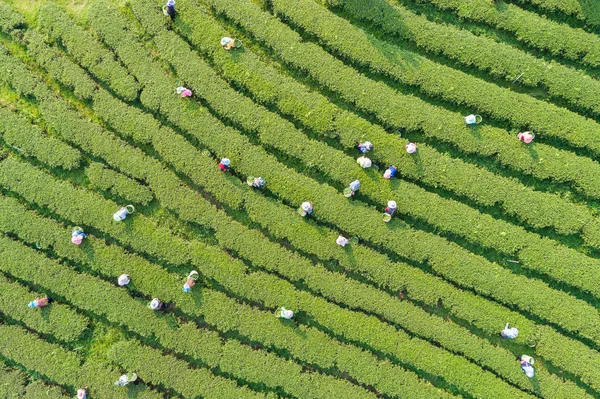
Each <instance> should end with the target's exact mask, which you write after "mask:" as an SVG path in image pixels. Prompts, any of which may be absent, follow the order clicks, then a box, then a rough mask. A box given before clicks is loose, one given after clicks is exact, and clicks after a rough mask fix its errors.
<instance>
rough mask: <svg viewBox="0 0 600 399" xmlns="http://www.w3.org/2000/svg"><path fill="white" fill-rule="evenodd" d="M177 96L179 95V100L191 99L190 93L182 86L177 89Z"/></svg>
mask: <svg viewBox="0 0 600 399" xmlns="http://www.w3.org/2000/svg"><path fill="white" fill-rule="evenodd" d="M177 94H179V95H181V98H185V97H191V96H192V91H191V90H190V89H188V88H186V87H183V86H179V87H178V88H177Z"/></svg>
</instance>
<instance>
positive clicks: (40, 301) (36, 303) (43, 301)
mask: <svg viewBox="0 0 600 399" xmlns="http://www.w3.org/2000/svg"><path fill="white" fill-rule="evenodd" d="M50 302H52V299H50V298H48V296H45V297H43V298H40V297H39V296H38V297H37V298H35V299H34V300H33V301H31V302H29V304H27V306H28V307H29V308H31V309H34V308H35V309H37V308H43V307H44V306H47V305H48V304H49V303H50Z"/></svg>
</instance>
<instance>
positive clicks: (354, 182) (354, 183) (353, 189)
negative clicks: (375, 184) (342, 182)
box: [348, 180, 360, 195]
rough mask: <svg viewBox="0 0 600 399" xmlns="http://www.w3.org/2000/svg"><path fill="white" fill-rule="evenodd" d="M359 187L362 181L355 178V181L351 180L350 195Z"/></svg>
mask: <svg viewBox="0 0 600 399" xmlns="http://www.w3.org/2000/svg"><path fill="white" fill-rule="evenodd" d="M359 188H360V181H358V180H354V181H353V182H351V183H350V185H349V186H348V189H349V190H350V195H354V193H355V192H356V191H357V190H358V189H359Z"/></svg>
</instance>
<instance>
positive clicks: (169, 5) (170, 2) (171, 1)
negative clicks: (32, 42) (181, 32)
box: [165, 0, 175, 20]
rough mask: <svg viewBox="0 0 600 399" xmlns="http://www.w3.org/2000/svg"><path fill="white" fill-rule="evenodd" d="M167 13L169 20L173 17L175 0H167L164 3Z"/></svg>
mask: <svg viewBox="0 0 600 399" xmlns="http://www.w3.org/2000/svg"><path fill="white" fill-rule="evenodd" d="M165 7H166V10H167V15H168V16H169V17H171V20H173V19H175V0H168V1H167V4H165Z"/></svg>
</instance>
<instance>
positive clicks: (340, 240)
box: [335, 236, 348, 247]
mask: <svg viewBox="0 0 600 399" xmlns="http://www.w3.org/2000/svg"><path fill="white" fill-rule="evenodd" d="M335 242H336V244H338V245H341V246H342V247H344V246H346V244H348V239H347V238H346V237H344V236H339V237H338V238H337V240H335Z"/></svg>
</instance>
